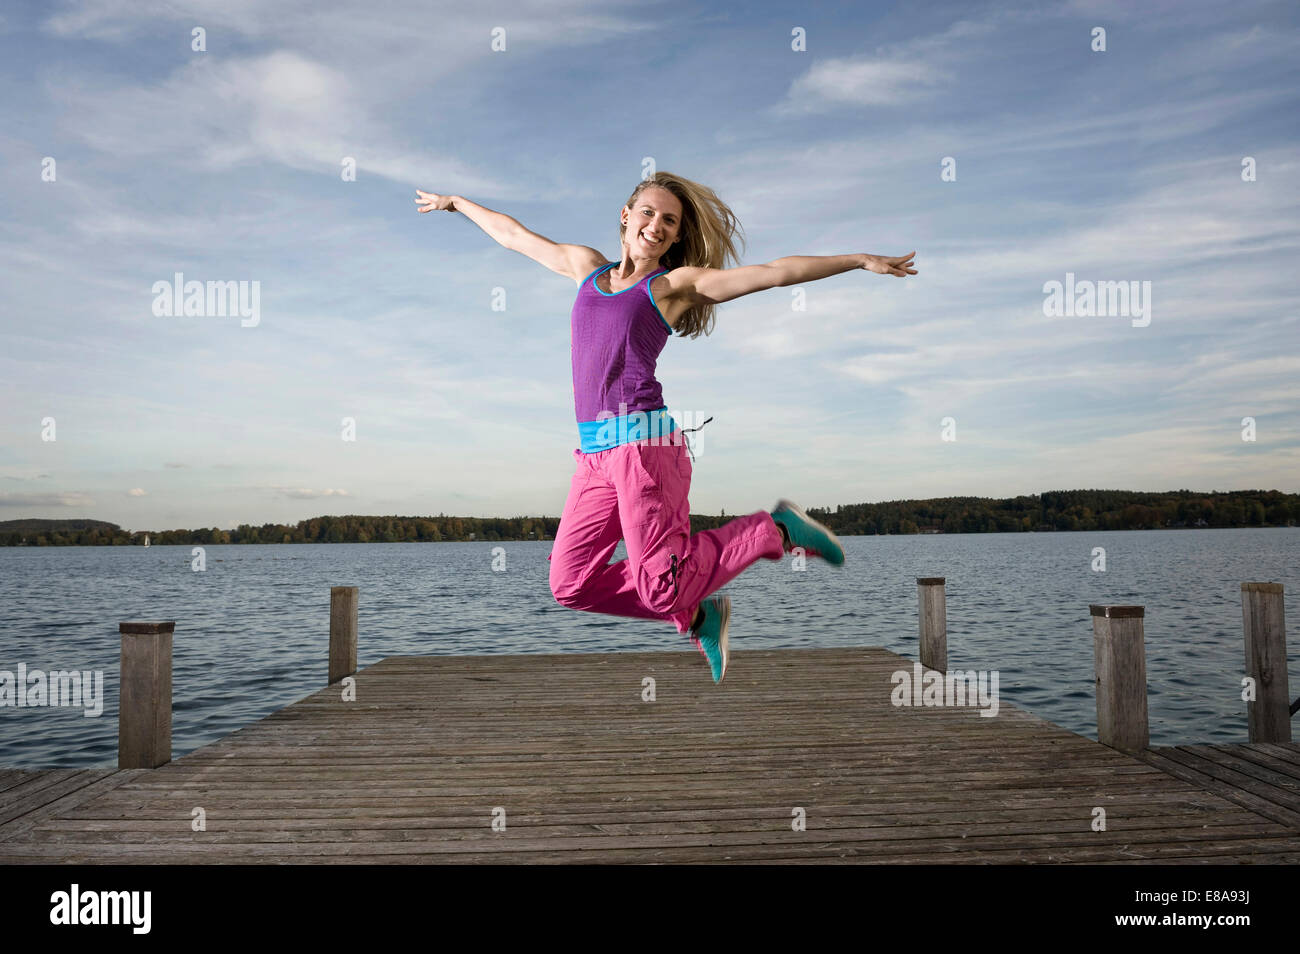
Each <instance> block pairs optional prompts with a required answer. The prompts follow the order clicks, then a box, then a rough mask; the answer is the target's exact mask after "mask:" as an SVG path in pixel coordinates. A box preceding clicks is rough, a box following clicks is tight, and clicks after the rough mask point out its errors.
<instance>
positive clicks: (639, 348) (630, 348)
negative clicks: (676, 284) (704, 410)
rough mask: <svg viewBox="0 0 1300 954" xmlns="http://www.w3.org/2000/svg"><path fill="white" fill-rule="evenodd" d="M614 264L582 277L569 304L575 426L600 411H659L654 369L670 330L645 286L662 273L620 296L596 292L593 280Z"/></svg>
mask: <svg viewBox="0 0 1300 954" xmlns="http://www.w3.org/2000/svg"><path fill="white" fill-rule="evenodd" d="M617 264H618V262H610V263H609V264H608V265H602V266H601V267H600V268H598V269H596V270H595V271H594V272H592V273H591V274H590V275H588V276H587V278H586V279H585V280H584V281H583V283H582V285H581V287H580V288H579V289H578V298H577V300H576V301H575V302H574V303H573V313H572V315H571V317H570V330H571V342H572V345H571V350H572V357H573V403H574V410H575V412H576V413H577V418H578V423H579V424H582V423H583V422H588V421H595V420H596V419H597V416H598V415H599V414H600V413H601V412H602V411H606V412H608V413H609V414H612V415H622V414H629V413H631V412H633V411H646V412H648V411H654V410H658V409H659V408H661V407H663V406H664V402H663V388H662V387H660V385H659V382H658V381H657V380H655V364H656V363H657V362H658V360H659V354H660V352H662V351H663V350H664V345H666V344H667V343H668V339H669V337H670V336H671V335H672V331H673V329H672V328H671V327H670V326H669V324H668V322H667V321H665V320H664V316H663V314H662V313H661V312H660V311H659V306H658V305H657V304H656V303H655V300H654V295H653V294H652V293H651V292H650V282H651V281H653V280H654V278H655V277H656V276H658V275H662V274H663V273H664V272H666V271H668V269H666V268H665V269H661V270H660V271H657V272H655V273H654V274H652V275H647V276H646V277H645V278H643V279H642V280H641V281H639V282H637V283H636V284H635V285H633V286H632V287H631V288H625V289H623V290H622V291H620V292H613V293H612V294H611V293H610V292H607V291H604V290H602V289H600V288H598V287H597V286H596V276H597V275H599V274H600V273H601V272H604V271H608V270H609V269H611V268H613V267H614V266H615V265H617ZM620 405H622V408H621V409H620ZM607 416H608V415H607Z"/></svg>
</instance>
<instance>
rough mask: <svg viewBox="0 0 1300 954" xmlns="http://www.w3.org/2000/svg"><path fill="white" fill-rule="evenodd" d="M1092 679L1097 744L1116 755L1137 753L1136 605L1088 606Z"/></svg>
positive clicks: (1142, 688)
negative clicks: (1095, 707)
mask: <svg viewBox="0 0 1300 954" xmlns="http://www.w3.org/2000/svg"><path fill="white" fill-rule="evenodd" d="M1088 609H1089V611H1090V612H1091V613H1092V652H1093V664H1094V666H1095V668H1096V676H1097V741H1098V742H1101V743H1102V744H1103V745H1109V746H1110V747H1111V748H1113V749H1119V750H1120V751H1122V752H1141V751H1142V750H1143V749H1145V748H1146V747H1147V744H1148V743H1149V742H1150V733H1149V729H1148V726H1147V657H1146V646H1145V643H1144V642H1143V637H1142V618H1143V615H1144V613H1145V610H1144V609H1143V608H1142V607H1141V606H1096V605H1092V606H1089V607H1088Z"/></svg>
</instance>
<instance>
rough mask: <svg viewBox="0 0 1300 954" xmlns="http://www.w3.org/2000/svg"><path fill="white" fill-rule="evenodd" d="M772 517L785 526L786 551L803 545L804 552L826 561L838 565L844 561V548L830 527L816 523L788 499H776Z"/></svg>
mask: <svg viewBox="0 0 1300 954" xmlns="http://www.w3.org/2000/svg"><path fill="white" fill-rule="evenodd" d="M772 519H773V520H774V521H775V522H776V523H778V524H780V525H781V526H783V527H785V532H786V536H787V537H788V538H789V545H788V546H787V547H786V548H785V552H786V553H789V552H790V550H791V549H793V548H794V547H803V549H804V552H805V553H807V554H809V555H810V556H819V557H821V558H822V559H823V560H825V561H826V562H827V563H834V564H835V565H836V566H839V565H840V564H842V563H843V562H844V548H843V547H842V546H840V541H839V538H838V537H836V536H835V534H833V533H831V529H830V527H827V526H825V525H824V524H820V523H818V522H817V521H816V520H814V519H813V518H812V517H810V516H808V515H807V514H806V513H804V512H803V511H802V510H801V509H799V507H797V506H796V505H795V504H793V503H791V502H790V501H788V500H778V501H777V502H776V507H775V509H773V510H772Z"/></svg>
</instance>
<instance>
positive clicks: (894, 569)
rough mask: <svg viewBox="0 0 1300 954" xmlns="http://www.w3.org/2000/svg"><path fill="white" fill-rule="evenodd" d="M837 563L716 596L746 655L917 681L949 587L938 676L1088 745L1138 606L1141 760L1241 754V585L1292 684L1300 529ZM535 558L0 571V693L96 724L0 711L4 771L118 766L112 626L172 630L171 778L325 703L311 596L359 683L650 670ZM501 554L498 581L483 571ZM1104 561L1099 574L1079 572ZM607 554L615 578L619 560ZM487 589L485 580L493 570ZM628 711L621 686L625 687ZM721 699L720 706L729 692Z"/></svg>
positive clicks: (543, 550) (671, 644) (949, 548)
mask: <svg viewBox="0 0 1300 954" xmlns="http://www.w3.org/2000/svg"><path fill="white" fill-rule="evenodd" d="M842 542H843V544H844V548H845V553H846V562H845V565H844V566H842V567H832V566H829V565H827V564H825V563H823V562H821V561H819V560H816V559H809V560H808V561H807V569H806V570H805V571H803V572H797V571H794V570H792V569H791V566H792V561H791V559H790V557H786V558H785V560H783V561H781V562H780V563H776V562H770V561H766V560H761V561H759V562H758V563H757V564H755V565H754V566H753V567H751V568H750V569H749V570H747V571H746V572H745V573H744V574H742V575H741V576H740V577H738V578H737V579H735V580H734V581H732V582H731V583H730V584H728V585H727V586H726V587H725V588H724V590H723V592H725V593H727V594H729V595H730V596H731V598H732V603H733V611H732V622H731V639H732V647H733V653H734V657H733V660H732V663H731V665H732V667H733V668H732V671H733V672H734V671H736V670H738V669H740V668H743V666H744V664H745V662H744V651H745V649H746V648H750V647H752V648H759V649H769V648H796V647H804V646H810V647H813V646H815V647H823V646H826V647H829V646H840V647H843V646H883V647H885V648H886V649H890V650H892V651H894V652H896V653H899V654H901V655H903V656H906V657H907V658H908V659H909V660H914V659H916V658H917V594H916V577H918V576H944V577H947V581H948V582H947V603H948V661H949V666H950V667H951V668H952V669H963V670H965V669H975V670H997V671H998V673H999V690H1000V696H1001V701H1002V703H1004V704H1005V703H1013V704H1015V705H1017V706H1020V707H1021V708H1024V709H1027V710H1028V711H1030V712H1032V713H1034V714H1036V715H1038V716H1041V717H1042V718H1044V719H1048V720H1051V721H1052V722H1055V723H1057V724H1058V725H1061V726H1063V727H1065V728H1067V729H1069V730H1071V731H1073V732H1077V733H1079V734H1081V735H1085V736H1088V737H1089V738H1093V739H1095V738H1096V709H1095V700H1094V694H1093V649H1092V623H1091V619H1090V617H1089V614H1088V605H1089V604H1090V603H1124V604H1129V603H1131V604H1141V605H1144V606H1145V607H1146V620H1145V642H1146V654H1147V681H1148V686H1149V690H1148V692H1149V710H1150V722H1151V745H1153V746H1156V745H1182V744H1193V743H1202V742H1244V741H1246V707H1245V703H1244V702H1242V700H1241V678H1242V676H1243V669H1244V665H1245V651H1244V646H1243V641H1242V629H1241V592H1240V585H1241V583H1242V582H1245V581H1270V582H1277V583H1282V584H1283V585H1284V587H1285V589H1286V600H1287V602H1288V603H1289V604H1290V605H1289V606H1288V607H1287V611H1288V616H1289V617H1290V620H1291V625H1290V630H1291V633H1290V636H1291V638H1290V649H1291V652H1290V653H1289V657H1288V659H1289V664H1290V665H1289V670H1290V680H1291V695H1292V697H1293V698H1294V697H1295V696H1296V695H1300V679H1297V666H1296V659H1297V650H1298V649H1300V636H1297V635H1296V620H1297V618H1298V617H1297V612H1300V611H1297V608H1296V606H1295V603H1294V600H1295V594H1296V593H1297V592H1300V590H1298V589H1297V587H1298V586H1300V529H1297V528H1274V529H1233V530H1208V529H1207V530H1151V531H1115V532H1109V533H1106V532H1087V533H1029V534H1010V533H1006V534H962V535H949V534H938V535H921V536H870V537H845V538H843V541H842ZM551 545H552V544H551V541H527V542H505V543H491V542H473V543H392V544H301V545H263V546H210V547H207V548H206V556H207V569H206V570H205V571H204V572H194V571H193V570H191V568H190V560H191V557H190V547H188V546H168V547H163V546H153V547H148V548H144V547H48V548H29V547H3V548H0V606H3V610H2V611H0V670H8V671H10V672H15V671H16V670H17V668H18V665H19V664H20V663H21V664H25V666H26V667H27V670H28V671H31V670H35V669H41V670H45V671H49V670H56V669H63V670H71V669H76V670H102V671H103V677H104V696H103V712H102V713H101V714H100V715H99V716H95V717H87V716H85V715H83V711H82V709H81V708H69V707H63V708H59V707H49V706H45V707H23V708H18V707H12V706H3V707H0V767H5V768H37V767H68V768H72V767H92V766H116V764H117V699H118V678H117V676H118V663H119V652H120V637H119V635H118V629H117V624H118V623H119V622H120V621H122V620H157V619H171V620H175V621H176V632H175V637H174V649H173V676H172V681H173V723H172V746H173V757H179V756H181V755H184V754H185V753H187V752H190V751H192V750H193V749H195V748H197V747H199V746H201V745H205V744H207V743H209V742H212V741H215V740H216V739H219V738H221V737H223V736H225V735H228V734H229V733H231V732H233V731H235V730H236V729H239V728H241V727H242V726H245V725H247V724H249V723H250V722H254V721H256V720H257V719H260V718H262V717H263V716H266V715H268V714H270V713H271V712H274V711H275V710H277V709H279V708H282V707H283V706H286V705H288V704H290V703H292V702H295V701H296V700H298V699H300V698H302V697H303V696H305V695H307V694H309V693H311V692H314V691H315V690H317V689H319V688H321V687H322V686H323V685H324V684H325V681H326V675H327V656H328V646H329V603H330V600H329V589H330V587H331V586H357V587H359V588H360V608H359V611H358V628H359V637H358V664H359V666H361V667H363V668H364V667H365V666H368V665H370V664H373V663H375V662H378V661H379V660H380V659H383V658H384V657H386V656H391V655H429V654H442V653H554V652H622V651H644V650H664V651H680V652H691V653H694V654H695V656H696V658H697V659H698V660H699V666H700V679H701V681H705V682H707V681H708V679H709V675H708V668H707V664H706V663H705V661H704V659H703V657H701V656H699V654H698V653H696V651H695V650H694V648H693V647H691V646H690V644H689V642H687V640H686V639H685V638H684V637H682V636H680V635H679V634H678V633H677V632H676V630H675V629H674V628H673V627H672V626H671V624H668V623H657V622H653V621H646V620H636V619H624V618H619V617H613V616H600V615H594V614H590V613H580V612H577V611H575V610H570V609H567V608H565V607H562V606H560V605H559V604H557V603H556V602H555V601H554V599H553V598H552V596H551V593H550V588H549V585H548V570H549V563H548V562H547V559H546V557H547V554H549V553H550V550H551ZM497 547H500V548H501V554H502V555H503V557H504V569H502V570H494V569H493V562H494V548H497ZM1094 547H1103V548H1105V556H1106V569H1105V571H1104V572H1097V571H1095V570H1094V569H1093V568H1092V567H1093V562H1094V557H1093V548H1094ZM624 555H625V554H624V550H623V546H622V544H620V545H619V549H618V550H617V551H616V552H615V555H614V557H615V559H621V558H622V557H623V556H624ZM497 564H498V566H500V565H501V561H500V560H498V561H497ZM634 691H639V686H638V687H634ZM719 691H725V686H724V687H723V688H722V689H720V690H719Z"/></svg>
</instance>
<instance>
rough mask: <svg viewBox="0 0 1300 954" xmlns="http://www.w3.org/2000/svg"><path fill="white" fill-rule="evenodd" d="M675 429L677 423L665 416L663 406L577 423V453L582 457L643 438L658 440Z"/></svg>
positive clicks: (666, 412)
mask: <svg viewBox="0 0 1300 954" xmlns="http://www.w3.org/2000/svg"><path fill="white" fill-rule="evenodd" d="M675 430H677V422H676V421H674V420H673V419H672V418H671V417H669V415H668V408H667V407H661V408H656V409H655V410H653V411H633V412H632V413H630V414H624V415H623V416H622V417H607V418H605V419H604V420H599V421H579V422H578V442H579V445H580V446H579V450H581V451H582V452H583V453H584V454H595V453H598V452H600V451H603V450H609V449H610V448H611V447H617V446H618V445H620V444H627V443H630V442H632V441H639V440H643V439H644V438H647V437H661V436H663V435H666V434H671V433H672V432H673V431H675Z"/></svg>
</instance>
